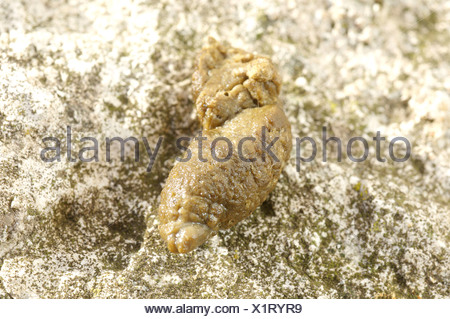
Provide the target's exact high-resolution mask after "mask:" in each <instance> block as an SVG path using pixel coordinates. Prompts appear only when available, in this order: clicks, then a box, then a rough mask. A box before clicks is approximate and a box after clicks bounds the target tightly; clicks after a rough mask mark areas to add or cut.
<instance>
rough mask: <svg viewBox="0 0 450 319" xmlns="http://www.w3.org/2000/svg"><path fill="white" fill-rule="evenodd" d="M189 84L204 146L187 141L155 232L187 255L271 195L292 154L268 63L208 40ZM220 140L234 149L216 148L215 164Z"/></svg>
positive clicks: (276, 80)
mask: <svg viewBox="0 0 450 319" xmlns="http://www.w3.org/2000/svg"><path fill="white" fill-rule="evenodd" d="M192 82H193V97H194V101H195V106H196V110H197V114H198V118H199V120H200V122H201V124H202V126H203V131H202V136H203V140H202V146H201V148H200V147H198V142H197V141H192V142H191V145H190V146H189V149H190V151H191V152H192V157H191V159H190V160H189V161H186V162H177V163H176V164H175V166H174V167H173V169H172V170H171V172H170V174H169V177H168V178H167V181H166V184H165V186H164V188H163V190H162V193H161V204H160V207H159V220H160V225H159V231H160V234H161V237H162V238H163V239H164V240H165V241H166V242H167V245H168V248H169V250H170V251H171V252H174V253H187V252H189V251H192V250H193V249H195V248H196V247H198V246H200V245H202V244H203V243H204V242H205V241H206V240H208V238H210V237H211V236H213V235H215V234H216V233H217V232H218V230H220V229H227V228H230V227H232V226H233V225H235V224H236V223H237V222H239V221H241V220H242V219H244V218H246V217H247V216H248V215H250V214H251V213H252V212H253V211H254V210H255V209H256V208H257V207H258V206H259V205H261V204H262V202H263V201H264V200H266V198H267V197H268V195H269V193H270V192H271V191H272V190H273V189H274V187H275V185H276V183H277V182H278V179H279V177H280V173H281V171H282V170H283V167H284V166H285V164H286V162H287V161H288V159H289V154H290V152H291V148H292V141H291V139H292V137H291V128H290V125H289V122H288V120H287V118H286V116H285V114H284V112H283V110H282V107H281V105H280V102H279V100H278V95H279V93H280V86H281V80H280V77H279V75H278V72H277V70H276V69H275V67H274V65H273V64H272V62H271V60H270V59H269V58H267V57H262V56H258V55H254V54H251V53H248V52H245V51H243V50H240V49H236V48H232V47H228V46H224V45H221V44H219V43H218V42H216V41H215V40H214V39H211V38H210V40H209V44H208V45H207V46H206V47H204V48H203V49H202V51H201V52H200V54H199V56H198V59H197V69H196V71H195V73H194V74H193V76H192ZM263 135H264V136H263ZM217 137H224V138H227V139H228V140H229V141H231V144H232V150H230V149H229V145H228V144H227V143H226V142H225V141H223V140H222V141H218V142H216V144H215V145H214V146H215V147H214V151H215V152H214V154H215V158H214V157H213V154H212V153H211V148H212V147H213V145H212V144H213V141H214V139H216V138H217ZM263 137H264V140H265V141H266V142H265V145H266V148H264V144H263V143H264V142H263ZM205 138H206V139H205ZM274 140H275V142H274V143H273V145H272V147H271V148H270V151H271V152H272V154H273V155H274V156H271V154H268V152H267V151H266V150H267V145H268V144H269V143H271V142H272V141H274ZM240 143H241V144H240ZM239 148H240V150H241V151H240V152H239ZM199 152H201V157H202V158H203V159H204V160H206V161H201V160H200V158H201V157H199V155H200V154H199ZM217 159H219V161H218V160H217ZM226 159H227V160H226Z"/></svg>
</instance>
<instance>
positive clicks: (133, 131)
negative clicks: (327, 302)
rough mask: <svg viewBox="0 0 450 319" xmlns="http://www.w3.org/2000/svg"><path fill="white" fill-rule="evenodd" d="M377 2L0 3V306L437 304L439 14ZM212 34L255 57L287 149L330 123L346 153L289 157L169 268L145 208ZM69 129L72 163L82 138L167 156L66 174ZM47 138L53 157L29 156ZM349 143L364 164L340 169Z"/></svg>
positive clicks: (441, 241) (440, 237) (440, 248)
mask: <svg viewBox="0 0 450 319" xmlns="http://www.w3.org/2000/svg"><path fill="white" fill-rule="evenodd" d="M380 3H381V4H373V5H369V4H363V3H362V2H357V1H349V2H345V4H343V3H340V2H339V3H336V4H329V3H325V2H324V3H320V2H319V3H317V2H311V1H298V2H296V1H287V2H286V1H275V2H274V1H259V2H258V4H255V2H254V1H242V0H236V1H235V0H232V1H229V2H228V3H227V6H223V1H206V0H193V1H190V2H189V4H188V5H183V4H181V3H175V2H174V1H120V2H119V1H114V2H112V1H106V0H103V1H102V0H97V1H69V2H60V1H46V2H44V1H40V0H39V1H35V0H25V1H20V2H19V1H8V0H0V298H9V297H13V298H30V297H53V298H61V297H84V298H96V297H98V298H112V297H125V298H134V297H140V298H154V297H166V298H177V297H178V298H189V297H219V298H221V297H229V298H233V297H234V298H239V297H246V298H249V297H255V298H258V297H273V298H276V297H290V298H296V297H303V298H308V297H319V296H321V297H403V298H405V297H410V298H417V297H450V269H449V267H448V265H449V264H450V248H449V245H450V237H449V234H450V211H449V206H448V203H449V202H450V197H449V196H450V195H449V194H450V175H449V172H450V142H449V141H450V138H449V137H450V125H449V123H450V108H449V105H450V96H449V94H448V92H449V91H450V82H449V79H448V74H450V64H449V62H448V61H450V49H449V46H448V43H449V42H450V33H449V31H448V20H449V18H450V7H449V6H448V4H447V3H446V1H443V0H442V1H431V0H419V1H395V3H394V2H391V1H380ZM208 36H214V37H215V38H217V39H218V40H219V41H229V42H230V43H231V44H232V45H233V46H236V47H240V48H242V49H245V50H247V51H250V52H253V51H256V52H259V53H262V54H266V55H268V56H271V57H272V59H273V60H274V62H275V63H277V64H278V67H279V71H280V73H281V76H282V78H283V91H282V92H281V96H282V97H283V99H284V103H283V104H284V105H285V111H286V113H287V115H288V117H289V121H290V123H291V126H292V134H293V136H294V137H295V136H299V137H303V136H310V137H312V138H314V139H315V140H316V141H318V142H319V141H320V140H321V134H322V131H321V130H322V126H326V127H327V128H328V135H329V136H339V137H340V138H341V139H342V140H343V150H344V154H343V158H342V161H341V162H337V161H336V160H335V159H336V157H335V154H334V153H333V154H332V151H333V150H332V147H331V146H330V147H329V149H328V153H329V156H328V157H329V161H328V162H327V163H322V161H321V155H322V154H321V152H322V150H321V148H320V147H319V149H318V155H317V158H316V160H315V161H313V162H311V163H302V166H301V172H300V173H297V172H296V169H295V156H294V155H295V154H294V153H292V154H291V155H292V156H291V159H292V160H291V163H289V164H288V165H287V166H286V168H285V170H284V172H283V174H282V177H281V179H280V182H279V183H278V184H277V187H276V188H275V190H274V192H273V193H272V194H271V195H270V197H269V199H268V200H267V201H266V202H265V203H264V204H263V205H262V206H261V208H260V209H258V210H257V211H256V212H255V213H254V214H252V215H251V216H250V217H249V218H248V219H246V220H244V221H243V222H242V223H240V224H238V225H237V226H236V227H234V228H233V229H231V230H226V231H222V232H219V234H218V236H216V237H214V238H212V239H211V240H210V241H209V242H208V243H207V244H206V245H204V246H202V247H201V248H200V249H197V250H196V251H195V252H193V253H192V254H189V255H181V256H180V255H171V254H170V253H169V252H168V251H167V250H166V249H165V247H164V244H163V243H162V242H161V240H160V238H159V234H158V231H157V230H158V224H157V218H156V210H157V207H158V204H159V194H160V192H161V186H162V183H163V182H164V180H165V179H166V177H167V175H168V172H169V170H170V169H171V167H172V166H173V158H174V157H175V156H177V155H179V153H177V151H176V149H175V145H174V143H172V142H173V141H174V140H175V139H176V137H178V136H180V135H187V136H192V135H193V133H194V132H195V131H196V129H197V127H196V125H197V124H196V120H195V119H194V118H193V117H192V116H191V115H192V113H191V110H192V100H191V97H190V95H189V92H190V85H191V83H190V76H191V74H192V72H193V63H194V57H195V54H196V52H197V51H198V49H199V48H200V47H201V45H202V43H203V41H204V40H205V39H206V38H207V37H208ZM68 125H70V126H71V129H72V141H73V146H72V149H73V150H72V156H73V158H75V156H76V155H77V154H78V151H79V150H80V148H82V147H84V146H85V144H84V143H83V142H80V139H81V138H82V137H85V136H94V137H96V138H98V139H99V141H104V139H105V137H114V136H121V137H123V138H126V137H128V136H132V135H133V136H137V137H146V138H147V139H148V142H149V144H150V145H151V146H152V147H153V146H154V145H155V144H156V141H157V140H158V136H164V137H165V141H164V144H163V146H161V149H160V152H159V153H158V158H157V160H156V161H155V164H154V166H153V169H152V171H151V173H147V172H146V169H147V165H148V161H146V160H148V158H147V157H145V156H143V161H141V162H139V163H136V162H134V161H133V155H134V150H133V148H132V147H130V148H126V154H125V155H126V157H127V159H129V160H127V161H126V162H124V163H121V162H120V161H119V159H118V158H114V160H113V162H112V163H109V162H106V161H105V147H104V143H101V144H100V152H99V158H100V161H99V162H90V163H80V161H79V160H76V162H68V161H67V157H66V153H65V145H66V143H67V140H66V126H68ZM376 131H380V132H381V135H382V136H385V137H386V139H387V140H386V141H385V142H382V143H381V145H382V148H381V149H382V151H383V153H382V155H383V157H385V158H389V153H388V142H389V140H391V139H392V138H393V137H395V136H404V137H406V138H408V140H409V141H411V144H412V155H411V159H410V160H408V161H406V162H404V163H395V162H393V161H391V160H388V161H386V162H384V163H383V162H379V161H377V160H376V157H375V148H374V142H373V141H372V136H375V134H376ZM46 136H55V137H57V138H59V139H60V140H61V143H62V146H63V151H62V154H61V159H62V160H61V162H54V163H44V162H43V161H42V160H41V159H40V151H41V150H42V148H43V147H44V144H43V142H42V138H44V137H46ZM352 136H363V137H365V138H366V139H367V140H368V141H369V144H370V147H371V148H370V156H369V158H368V160H367V161H365V162H362V163H354V162H351V161H350V160H349V159H348V157H347V156H346V154H345V146H346V142H347V141H348V139H349V138H351V137H352ZM86 144H87V143H86ZM172 144H173V145H172ZM304 144H306V143H304ZM357 144H358V143H355V147H354V153H355V154H357V148H358V147H357V146H356V145H357ZM294 145H295V144H294ZM318 145H319V146H320V143H318ZM330 145H331V143H330ZM86 146H87V145H86ZM302 146H303V144H302ZM307 151H308V149H307V147H306V145H305V150H304V152H305V156H308V155H309V154H310V153H309V154H307V153H306V152H307ZM293 152H295V150H293ZM302 154H303V153H302ZM144 155H145V152H144ZM355 156H356V155H355ZM263 216H264V218H262V217H263Z"/></svg>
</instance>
